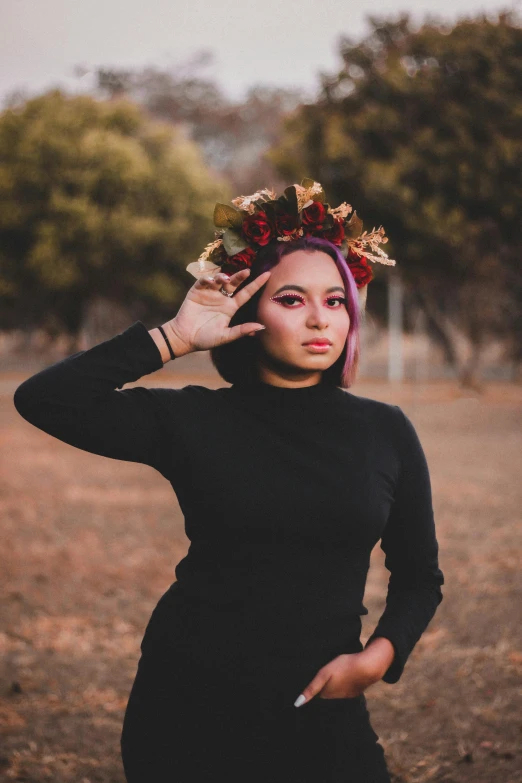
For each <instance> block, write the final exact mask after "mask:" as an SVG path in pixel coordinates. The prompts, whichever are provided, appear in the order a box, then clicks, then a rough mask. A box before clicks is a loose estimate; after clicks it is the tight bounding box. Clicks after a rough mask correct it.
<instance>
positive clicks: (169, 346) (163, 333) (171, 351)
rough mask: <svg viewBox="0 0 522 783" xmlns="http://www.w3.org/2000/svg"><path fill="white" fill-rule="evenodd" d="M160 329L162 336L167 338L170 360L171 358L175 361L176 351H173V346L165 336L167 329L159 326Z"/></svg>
mask: <svg viewBox="0 0 522 783" xmlns="http://www.w3.org/2000/svg"><path fill="white" fill-rule="evenodd" d="M158 329H159V330H160V332H161V334H162V335H163V337H164V338H165V342H166V343H167V347H168V349H169V351H170V358H171V359H175V358H176V355H175V353H174V351H173V350H172V346H171V344H170V343H169V340H168V337H167V335H166V334H165V329H164V328H163V326H158Z"/></svg>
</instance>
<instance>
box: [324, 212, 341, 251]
mask: <svg viewBox="0 0 522 783" xmlns="http://www.w3.org/2000/svg"><path fill="white" fill-rule="evenodd" d="M323 237H324V239H327V240H328V241H329V242H331V243H332V244H333V245H340V244H341V243H342V241H343V239H344V220H342V219H341V218H336V220H335V223H334V224H333V226H332V228H329V229H328V230H327V231H325V232H324V233H323Z"/></svg>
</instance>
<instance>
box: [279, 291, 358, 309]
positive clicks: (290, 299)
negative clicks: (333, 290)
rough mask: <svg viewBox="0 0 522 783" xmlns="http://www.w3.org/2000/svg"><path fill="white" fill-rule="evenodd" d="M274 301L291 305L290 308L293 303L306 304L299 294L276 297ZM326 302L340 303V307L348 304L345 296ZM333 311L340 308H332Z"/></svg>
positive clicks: (332, 298) (331, 298)
mask: <svg viewBox="0 0 522 783" xmlns="http://www.w3.org/2000/svg"><path fill="white" fill-rule="evenodd" d="M273 301H274V302H284V303H285V304H287V305H289V306H290V307H292V304H291V303H292V302H301V304H303V302H304V300H303V297H302V296H298V295H297V294H285V296H278V297H275V298H274V300H273ZM326 301H327V302H328V304H331V303H332V302H339V306H340V305H343V304H344V305H345V304H346V299H345V298H344V297H343V296H335V297H330V298H329V299H327V300H326ZM331 309H338V308H331Z"/></svg>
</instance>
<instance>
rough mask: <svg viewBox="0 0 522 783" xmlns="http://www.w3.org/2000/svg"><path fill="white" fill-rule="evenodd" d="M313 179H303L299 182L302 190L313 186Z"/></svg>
mask: <svg viewBox="0 0 522 783" xmlns="http://www.w3.org/2000/svg"><path fill="white" fill-rule="evenodd" d="M314 182H315V179H310V177H305V178H304V179H302V180H301V187H302V188H311V187H312V185H313V184H314Z"/></svg>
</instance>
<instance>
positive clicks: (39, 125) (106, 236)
mask: <svg viewBox="0 0 522 783" xmlns="http://www.w3.org/2000/svg"><path fill="white" fill-rule="evenodd" d="M229 197H230V194H229V192H228V189H227V188H226V187H225V186H224V184H223V183H222V182H220V181H219V180H217V181H216V178H215V177H214V176H212V175H211V173H210V172H209V171H208V169H207V168H206V166H205V164H204V162H203V160H202V158H201V155H200V153H199V151H198V149H197V147H196V145H195V144H194V143H193V142H192V141H189V140H187V139H186V138H185V137H184V136H183V135H182V134H181V132H178V131H177V130H176V129H175V128H172V127H169V126H167V125H163V124H159V123H157V122H152V121H151V120H150V118H149V117H148V116H147V115H146V113H145V112H144V111H143V110H141V109H140V108H138V107H137V106H135V105H133V104H132V103H130V102H129V101H125V100H119V101H116V100H115V101H103V102H101V101H96V100H94V99H93V98H90V97H85V96H81V97H73V98H71V97H66V96H64V95H63V94H61V93H60V92H58V91H53V92H50V93H48V94H46V95H42V96H40V97H38V98H35V99H32V100H29V101H27V102H26V103H25V104H23V105H20V106H17V107H14V108H10V109H8V110H6V111H4V112H3V114H2V115H0V296H1V297H2V308H0V309H1V310H2V312H3V322H4V325H7V324H8V323H11V324H12V323H21V324H23V323H26V322H27V321H31V322H33V323H38V324H41V325H42V324H43V325H45V322H46V321H49V322H51V321H54V322H55V321H56V319H57V320H58V322H61V323H62V324H63V325H65V326H66V327H67V328H69V329H71V330H73V331H74V330H76V329H77V328H78V325H79V322H80V319H81V313H82V308H83V305H84V304H85V303H86V301H88V300H89V299H90V298H91V297H93V296H106V297H108V298H111V299H113V300H116V301H120V302H129V301H131V300H134V301H137V302H140V303H141V304H142V305H143V306H144V307H146V308H149V309H154V307H159V308H163V309H164V310H167V309H168V308H172V310H173V309H174V308H175V307H176V305H179V303H180V301H181V299H182V296H183V290H184V289H185V290H186V288H187V286H188V285H190V284H191V282H193V281H192V280H191V278H190V277H189V276H188V274H187V272H186V271H185V267H186V265H187V264H188V263H189V262H190V261H193V260H194V259H195V258H197V257H198V256H199V254H200V252H201V249H202V247H203V246H204V245H205V243H206V242H207V241H208V237H209V235H212V232H213V225H212V209H213V206H214V203H215V202H216V200H217V199H218V200H219V199H222V200H225V199H227V198H229ZM71 302H74V306H71ZM53 310H54V312H51V311H53Z"/></svg>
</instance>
